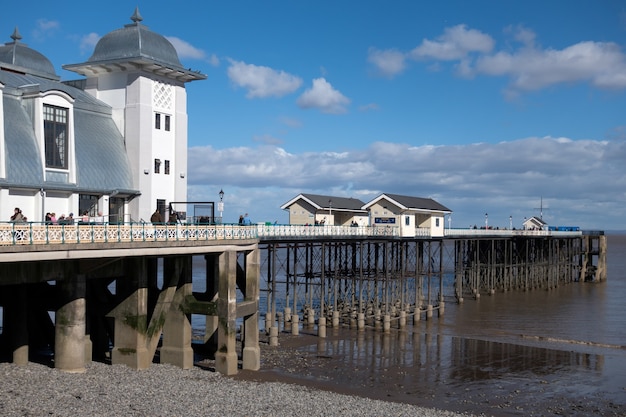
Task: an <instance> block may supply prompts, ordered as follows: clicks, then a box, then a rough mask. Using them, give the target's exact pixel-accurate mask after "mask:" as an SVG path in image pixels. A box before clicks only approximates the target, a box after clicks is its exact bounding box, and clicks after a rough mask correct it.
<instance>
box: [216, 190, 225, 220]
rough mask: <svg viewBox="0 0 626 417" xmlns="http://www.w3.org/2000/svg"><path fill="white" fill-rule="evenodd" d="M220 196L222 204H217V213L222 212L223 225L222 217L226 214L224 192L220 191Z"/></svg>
mask: <svg viewBox="0 0 626 417" xmlns="http://www.w3.org/2000/svg"><path fill="white" fill-rule="evenodd" d="M219 196H220V202H219V203H217V211H219V212H220V223H223V220H222V217H223V213H224V190H222V189H220V192H219Z"/></svg>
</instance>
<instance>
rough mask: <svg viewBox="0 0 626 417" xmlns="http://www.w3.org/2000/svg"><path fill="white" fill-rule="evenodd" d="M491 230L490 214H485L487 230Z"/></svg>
mask: <svg viewBox="0 0 626 417" xmlns="http://www.w3.org/2000/svg"><path fill="white" fill-rule="evenodd" d="M487 229H489V214H487V213H485V230H487Z"/></svg>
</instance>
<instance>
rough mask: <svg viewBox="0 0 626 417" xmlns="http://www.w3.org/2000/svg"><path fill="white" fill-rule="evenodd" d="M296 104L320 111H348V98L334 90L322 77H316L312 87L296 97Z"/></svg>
mask: <svg viewBox="0 0 626 417" xmlns="http://www.w3.org/2000/svg"><path fill="white" fill-rule="evenodd" d="M297 104H298V106H300V107H301V108H303V109H310V108H316V109H319V110H320V111H321V112H322V113H331V114H341V113H346V112H347V111H348V109H347V108H346V106H348V105H349V104H350V99H348V98H347V97H346V96H344V95H343V94H341V93H340V92H339V91H337V90H335V89H334V88H333V86H332V85H331V84H330V83H329V82H328V81H326V80H325V79H324V78H316V79H314V80H313V85H312V87H311V88H309V89H308V90H306V91H305V92H304V93H302V95H301V96H300V97H299V98H298V100H297Z"/></svg>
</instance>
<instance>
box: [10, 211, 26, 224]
mask: <svg viewBox="0 0 626 417" xmlns="http://www.w3.org/2000/svg"><path fill="white" fill-rule="evenodd" d="M11 221H12V222H14V223H24V222H25V221H26V217H25V216H24V214H23V213H22V210H21V209H20V208H19V207H15V210H13V215H12V216H11Z"/></svg>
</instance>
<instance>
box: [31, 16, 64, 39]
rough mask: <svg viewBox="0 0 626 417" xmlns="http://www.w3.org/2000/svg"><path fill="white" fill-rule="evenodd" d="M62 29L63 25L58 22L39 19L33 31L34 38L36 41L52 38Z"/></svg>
mask: <svg viewBox="0 0 626 417" xmlns="http://www.w3.org/2000/svg"><path fill="white" fill-rule="evenodd" d="M60 27H61V24H60V23H59V22H58V21H56V20H48V19H37V26H36V28H35V29H34V30H33V32H32V36H33V38H35V39H38V40H42V39H44V38H46V37H49V36H52V35H53V34H54V33H55V32H56V31H57V30H58V29H59V28H60Z"/></svg>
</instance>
